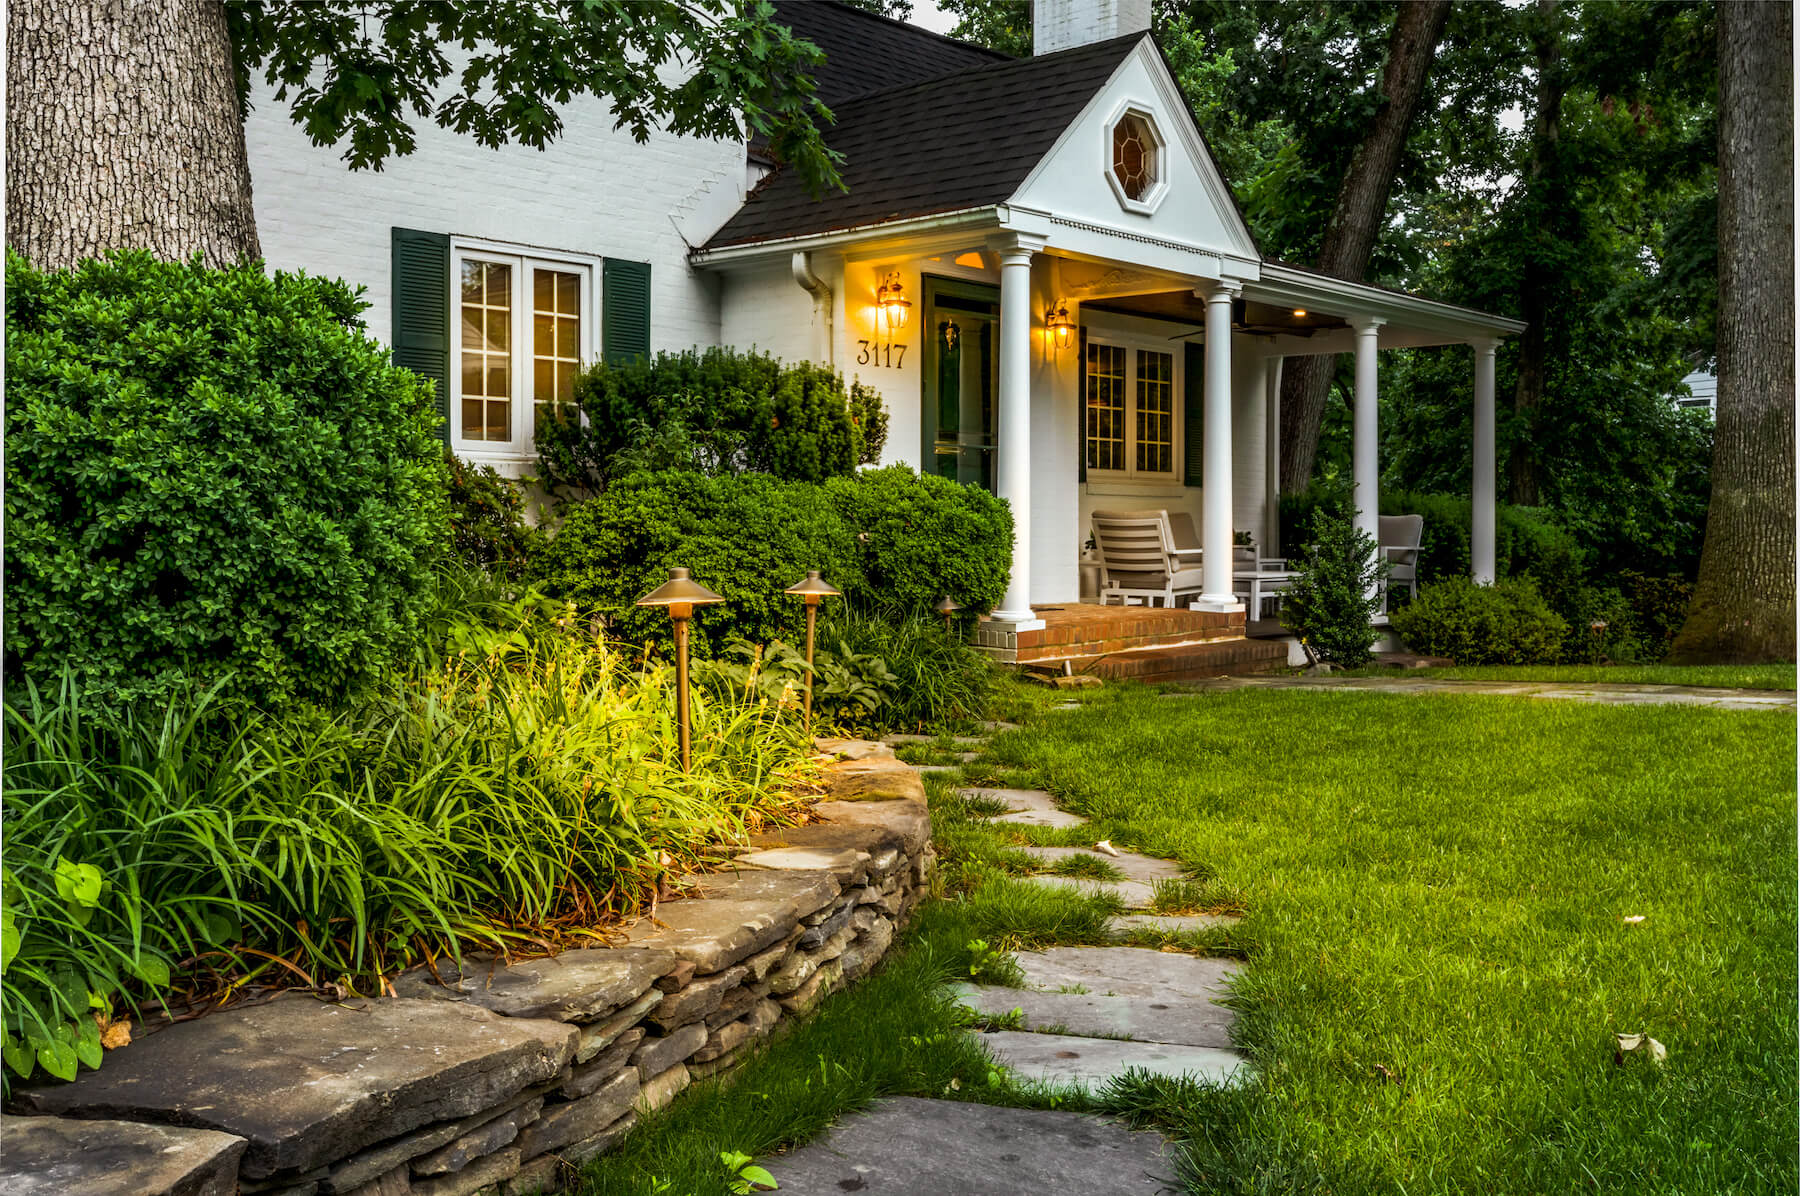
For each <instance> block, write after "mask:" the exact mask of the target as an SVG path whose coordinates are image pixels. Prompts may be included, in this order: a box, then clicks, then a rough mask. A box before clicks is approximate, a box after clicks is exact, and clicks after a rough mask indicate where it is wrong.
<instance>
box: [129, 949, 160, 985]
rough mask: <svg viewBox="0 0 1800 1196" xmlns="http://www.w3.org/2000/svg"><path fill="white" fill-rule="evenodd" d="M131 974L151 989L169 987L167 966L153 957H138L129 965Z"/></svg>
mask: <svg viewBox="0 0 1800 1196" xmlns="http://www.w3.org/2000/svg"><path fill="white" fill-rule="evenodd" d="M131 973H132V975H134V976H136V977H137V978H138V979H139V980H142V981H143V982H144V983H145V984H148V985H149V986H150V987H152V988H167V987H168V986H169V965H168V964H167V963H166V962H164V961H163V960H161V959H158V958H157V957H156V956H154V955H140V956H138V957H137V958H136V959H135V960H133V961H132V963H131Z"/></svg>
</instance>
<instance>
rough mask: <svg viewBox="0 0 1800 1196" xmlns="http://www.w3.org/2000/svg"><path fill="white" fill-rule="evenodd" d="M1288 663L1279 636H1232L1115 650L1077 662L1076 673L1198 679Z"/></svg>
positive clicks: (1123, 677)
mask: <svg viewBox="0 0 1800 1196" xmlns="http://www.w3.org/2000/svg"><path fill="white" fill-rule="evenodd" d="M1286 664H1287V645H1286V644H1285V643H1283V642H1282V641H1280V640H1249V639H1230V640H1219V641H1215V642H1213V643H1202V644H1180V645H1176V646H1172V647H1156V648H1144V649H1141V650H1139V651H1135V652H1114V653H1111V654H1109V655H1106V656H1099V657H1096V658H1095V659H1092V660H1082V661H1076V662H1075V666H1074V667H1075V671H1076V672H1077V673H1087V674H1090V675H1092V676H1095V677H1104V678H1106V679H1107V680H1109V681H1122V680H1127V679H1129V680H1132V681H1146V682H1154V681H1195V680H1199V679H1201V678H1204V677H1217V676H1219V675H1221V674H1240V673H1267V672H1270V671H1271V670H1274V669H1279V668H1282V667H1284V666H1285V665H1286Z"/></svg>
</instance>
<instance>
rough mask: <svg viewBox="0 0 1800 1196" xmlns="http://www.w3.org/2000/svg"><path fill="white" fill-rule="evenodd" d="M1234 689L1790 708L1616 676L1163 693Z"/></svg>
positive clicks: (1771, 694) (1218, 686) (1262, 681)
mask: <svg viewBox="0 0 1800 1196" xmlns="http://www.w3.org/2000/svg"><path fill="white" fill-rule="evenodd" d="M1234 689H1353V690H1362V691H1364V692H1367V693H1401V694H1501V695H1507V696H1511V697H1522V698H1560V699H1563V700H1565V701H1574V702H1598V703H1600V704H1602V705H1607V706H1711V707H1714V708H1716V709H1719V710H1792V709H1794V707H1795V698H1794V692H1793V691H1792V690H1781V689H1712V688H1707V687H1703V686H1695V685H1637V684H1627V683H1624V682H1617V681H1594V682H1573V681H1451V680H1447V679H1442V678H1435V677H1333V676H1330V675H1326V676H1322V677H1219V678H1217V679H1215V680H1212V681H1196V682H1193V683H1191V684H1189V685H1186V686H1183V688H1182V689H1181V690H1179V691H1177V692H1174V693H1170V694H1167V695H1165V696H1167V697H1174V698H1180V697H1191V696H1193V695H1194V694H1199V693H1218V692H1222V691H1225V690H1234Z"/></svg>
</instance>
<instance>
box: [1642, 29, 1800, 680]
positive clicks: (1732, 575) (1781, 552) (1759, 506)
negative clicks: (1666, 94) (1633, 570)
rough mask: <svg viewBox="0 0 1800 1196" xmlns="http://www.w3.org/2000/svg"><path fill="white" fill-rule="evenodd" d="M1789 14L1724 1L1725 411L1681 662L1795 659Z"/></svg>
mask: <svg viewBox="0 0 1800 1196" xmlns="http://www.w3.org/2000/svg"><path fill="white" fill-rule="evenodd" d="M1793 20H1794V14H1793V9H1792V8H1791V7H1789V6H1788V5H1787V4H1780V3H1764V2H1763V0H1725V2H1724V3H1721V4H1720V5H1719V17H1718V21H1719V398H1718V413H1719V415H1718V419H1719V422H1718V430H1717V432H1716V434H1715V436H1714V438H1713V464H1712V502H1711V505H1710V506H1708V507H1707V511H1706V544H1705V547H1704V548H1702V550H1701V553H1700V578H1699V581H1698V583H1697V584H1696V585H1695V587H1694V601H1693V604H1692V605H1691V606H1690V607H1689V608H1688V617H1687V623H1686V624H1685V625H1684V626H1683V627H1682V629H1681V634H1680V635H1678V636H1676V637H1675V643H1674V646H1673V647H1672V648H1671V649H1670V653H1669V659H1670V660H1672V661H1675V662H1677V663H1682V664H1692V663H1701V662H1719V663H1753V662H1757V661H1780V660H1793V659H1794V126H1793V123H1792V122H1793V116H1794V76H1793V62H1792V59H1791V58H1790V57H1789V55H1790V54H1791V53H1792V52H1793V51H1792V46H1793V30H1794V27H1793Z"/></svg>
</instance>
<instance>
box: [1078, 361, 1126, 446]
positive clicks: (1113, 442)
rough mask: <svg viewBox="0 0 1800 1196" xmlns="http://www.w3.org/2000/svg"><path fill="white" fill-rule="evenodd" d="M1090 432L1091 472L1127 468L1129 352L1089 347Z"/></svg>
mask: <svg viewBox="0 0 1800 1196" xmlns="http://www.w3.org/2000/svg"><path fill="white" fill-rule="evenodd" d="M1085 390H1086V413H1087V419H1086V430H1087V448H1086V452H1087V467H1088V468H1089V469H1124V468H1125V350H1124V349H1122V348H1120V347H1118V346H1117V345H1102V344H1098V343H1095V342H1092V341H1090V342H1089V343H1088V347H1087V385H1086V387H1085Z"/></svg>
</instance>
